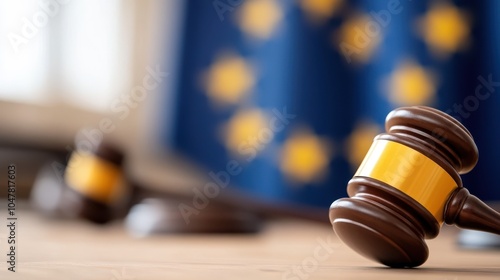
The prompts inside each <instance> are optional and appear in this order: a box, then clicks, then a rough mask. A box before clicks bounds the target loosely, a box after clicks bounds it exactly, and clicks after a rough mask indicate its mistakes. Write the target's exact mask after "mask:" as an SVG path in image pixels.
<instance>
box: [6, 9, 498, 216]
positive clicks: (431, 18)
mask: <svg viewBox="0 0 500 280" xmlns="http://www.w3.org/2000/svg"><path fill="white" fill-rule="evenodd" d="M499 12H500V2H498V1H493V0H491V1H477V2H476V1H472V2H471V1H407V0H399V1H398V0H389V1H361V0H360V1H342V0H246V1H244V0H210V1H201V0H200V1H198V0H189V1H185V0H165V1H160V0H141V1H131V0H123V1H119V0H108V1H97V0H86V1H80V0H60V1H57V0H23V1H14V0H2V1H0V35H1V37H2V40H0V145H1V149H0V161H1V162H0V166H5V169H4V170H6V168H7V167H6V166H7V165H8V164H10V163H15V164H17V169H18V189H17V192H18V195H21V196H24V197H28V196H29V195H30V192H31V189H32V186H33V182H35V180H36V175H37V173H38V172H39V169H40V168H41V166H43V165H44V164H48V165H49V166H51V167H52V169H53V171H54V172H56V173H57V170H58V168H57V167H58V166H64V165H65V164H66V162H67V159H68V154H70V153H71V152H73V151H74V150H77V149H83V150H85V149H88V148H89V147H88V146H89V145H88V144H91V145H95V144H96V143H98V142H100V141H101V140H102V139H107V140H109V141H111V142H113V143H114V145H116V146H117V147H120V148H121V149H123V150H124V151H125V154H126V159H127V160H126V170H127V172H126V174H127V177H129V178H133V180H134V181H135V182H137V184H139V185H140V188H144V189H154V190H155V191H159V192H163V193H167V194H172V193H174V194H183V195H185V196H186V197H188V198H189V197H195V196H196V193H197V192H196V191H193V188H198V189H199V190H201V191H202V192H203V194H205V196H207V197H209V198H210V197H211V196H212V197H213V198H214V199H217V197H218V193H219V191H220V192H221V193H230V194H233V193H234V195H235V197H239V198H238V201H239V202H238V203H240V201H241V204H248V205H258V207H257V208H259V209H269V211H278V210H280V211H285V212H287V213H291V214H294V215H300V213H302V214H303V213H311V215H313V216H315V217H319V218H318V219H322V218H321V217H323V216H324V217H323V218H324V219H325V220H326V219H327V214H326V213H327V212H326V209H327V208H328V207H329V205H330V204H331V202H332V201H334V200H335V199H337V198H340V197H343V196H345V195H346V191H345V188H346V184H347V181H348V180H349V179H350V178H351V177H352V175H353V174H354V172H355V171H356V168H357V167H358V166H359V164H360V162H361V161H362V159H363V157H364V155H365V153H366V151H367V150H368V148H369V147H370V145H371V142H372V139H373V137H374V136H375V135H376V134H378V133H380V132H382V131H383V128H384V125H383V122H384V119H385V116H386V115H387V113H388V112H389V111H390V110H392V109H393V108H396V107H399V106H407V105H428V106H433V107H436V108H439V109H441V110H443V111H445V112H447V113H449V114H451V115H452V116H454V117H456V118H457V119H458V120H459V121H461V122H462V123H464V124H465V126H466V127H467V128H469V129H470V131H471V133H472V135H473V136H474V138H475V140H476V142H477V145H478V148H479V153H480V159H479V163H478V165H477V167H476V168H475V169H474V170H473V171H472V172H470V174H467V175H465V176H464V177H463V179H464V185H465V186H466V187H468V188H469V190H470V191H471V193H473V194H475V195H477V196H478V197H480V198H481V199H484V200H487V201H493V200H500V188H499V187H498V183H497V181H496V175H497V174H498V172H499V171H500V169H499V165H498V162H497V159H498V158H499V157H500V148H499V146H498V139H499V137H500V132H499V131H500V123H499V120H500V118H499V115H498V108H500V107H499V105H500V97H499V96H498V95H499V94H500V93H499V91H500V88H499V86H500V18H499V17H498V14H499ZM75 139H76V141H75ZM2 168H3V167H2ZM59 170H60V169H59ZM5 172H6V171H5ZM2 184H3V183H2ZM0 194H2V195H5V194H6V188H2V190H1V191H0ZM188 201H190V200H189V199H188ZM266 211H267V210H266ZM322 215H323V216H322Z"/></svg>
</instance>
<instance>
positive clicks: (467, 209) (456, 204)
mask: <svg viewBox="0 0 500 280" xmlns="http://www.w3.org/2000/svg"><path fill="white" fill-rule="evenodd" d="M444 221H445V223H447V224H449V225H453V224H454V225H456V226H458V227H460V228H464V229H474V230H480V231H487V232H491V233H494V234H499V235H500V213H498V212H496V211H495V210H493V209H491V208H490V207H489V206H488V205H486V203H484V202H483V201H481V200H480V199H479V198H477V197H476V196H474V195H471V194H470V193H469V191H468V190H467V189H466V188H458V189H456V190H455V191H454V192H453V193H452V194H451V195H450V197H449V199H448V203H447V205H446V207H445V211H444Z"/></svg>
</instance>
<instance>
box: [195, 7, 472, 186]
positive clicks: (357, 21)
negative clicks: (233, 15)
mask: <svg viewBox="0 0 500 280" xmlns="http://www.w3.org/2000/svg"><path fill="white" fill-rule="evenodd" d="M296 1H297V3H298V5H299V6H300V7H301V9H302V10H303V12H304V14H305V15H306V17H307V18H308V20H309V21H310V22H312V23H313V24H320V23H323V22H325V21H327V20H329V19H331V18H332V17H334V16H335V15H337V14H339V12H340V11H341V9H342V8H343V6H345V3H344V2H345V1H343V0H296ZM284 17H285V15H284V11H283V7H282V6H281V4H280V2H279V1H277V0H247V1H244V2H243V3H242V5H241V7H240V9H239V11H238V13H237V19H236V22H237V24H238V26H239V27H240V28H241V30H242V31H243V32H244V33H245V34H246V35H247V36H248V37H249V38H253V39H257V40H261V41H263V40H267V39H269V38H270V37H271V36H273V35H274V34H275V33H276V32H277V30H278V29H279V26H280V23H281V22H282V21H283V19H284ZM371 20H372V18H371V16H369V15H368V14H366V13H354V14H352V15H351V16H349V17H347V18H346V19H345V20H344V21H343V23H342V24H341V26H340V27H339V28H338V30H337V31H336V32H335V33H334V40H333V41H334V44H335V45H336V46H337V48H338V49H339V51H340V52H345V51H347V52H349V53H350V54H351V56H350V58H352V60H353V61H354V62H356V63H366V62H368V61H369V60H370V58H371V57H373V55H374V53H375V51H376V49H377V47H378V46H379V45H380V43H381V41H382V39H383V38H382V37H383V34H382V32H379V33H377V34H375V35H374V36H368V37H367V36H365V38H364V40H360V35H359V34H360V32H361V33H363V32H364V31H363V30H365V29H366V27H367V25H368V23H369V22H370V21H371ZM417 23H418V34H419V35H420V36H421V37H422V39H423V40H424V41H425V43H426V44H427V46H428V47H429V49H430V50H431V51H432V53H433V54H434V55H436V57H438V58H446V57H448V56H449V55H451V54H453V53H455V52H457V51H459V50H462V49H464V48H465V47H466V46H467V44H468V40H469V39H468V38H469V36H470V27H469V20H468V17H467V15H466V13H465V12H463V11H462V10H460V9H458V8H456V7H455V6H453V5H452V4H450V3H448V2H438V3H436V4H433V5H432V6H431V7H430V8H429V10H428V11H427V12H426V14H425V15H423V16H422V17H421V18H420V19H419V20H418V21H417ZM349 62H350V61H349ZM256 73H257V71H256V69H254V68H253V67H252V66H251V64H250V63H249V62H248V61H247V60H246V59H245V58H243V57H241V56H239V55H234V54H231V55H223V56H220V57H219V58H217V59H216V60H215V61H214V63H213V64H212V65H211V66H210V67H209V68H208V69H207V70H206V72H205V75H204V78H205V79H204V87H205V91H206V94H207V95H208V97H209V98H210V100H211V101H212V102H214V103H216V104H217V105H219V106H239V107H238V108H239V109H237V110H236V112H235V113H234V114H233V115H232V116H231V117H230V119H229V120H228V121H227V122H226V123H225V124H223V125H222V129H221V132H222V133H221V138H222V139H223V143H224V145H225V146H226V148H227V149H228V150H229V151H231V152H232V153H233V154H236V155H237V154H238V153H239V149H240V148H241V145H242V144H243V143H246V142H248V141H249V139H251V138H253V137H255V136H256V135H258V134H259V133H260V132H262V131H263V130H264V129H266V128H267V127H268V126H269V116H268V115H267V114H266V113H265V112H264V111H263V110H261V109H258V108H253V106H248V104H245V102H247V101H248V97H249V96H250V95H251V93H252V92H253V90H254V86H255V84H256V80H257V78H256ZM385 85H386V87H385V88H384V91H385V92H387V96H386V97H387V99H388V100H389V101H390V102H391V103H392V104H394V105H397V106H401V105H419V104H429V103H432V101H433V100H434V99H435V95H436V92H437V78H436V76H435V75H434V74H433V73H432V71H431V70H429V69H426V68H425V67H423V66H421V65H419V64H418V63H417V62H415V61H412V60H406V61H402V62H401V63H399V64H397V65H396V67H395V68H394V70H393V71H392V72H391V73H390V74H389V75H388V77H387V79H386V83H385ZM292 131H294V132H292V134H290V135H289V136H288V137H287V139H286V140H285V142H284V143H283V146H282V148H281V150H280V157H279V160H280V162H279V167H280V169H281V171H282V172H283V174H284V175H285V176H286V178H288V179H289V180H290V181H293V182H296V183H300V184H308V183H312V182H318V181H320V180H321V179H322V178H324V177H326V176H327V175H328V166H329V164H330V161H331V159H332V157H333V156H334V150H333V144H332V141H330V140H329V139H326V138H324V137H321V136H319V135H317V134H315V133H314V132H313V131H312V130H311V129H310V128H307V127H306V128H305V129H299V130H293V129H292ZM380 132H381V128H380V127H378V126H377V125H376V124H373V123H370V122H360V123H359V124H358V125H357V126H356V127H355V128H354V130H353V132H352V133H351V135H350V136H349V137H348V138H347V139H346V142H345V145H344V150H345V153H346V157H347V159H348V161H349V162H350V164H351V165H352V166H353V167H357V166H359V164H360V163H361V161H362V160H363V158H364V156H365V154H366V152H367V151H368V149H369V147H370V146H371V144H372V141H373V138H374V137H375V136H376V135H377V134H378V133H380ZM260 148H263V147H260ZM260 150H262V149H259V151H260Z"/></svg>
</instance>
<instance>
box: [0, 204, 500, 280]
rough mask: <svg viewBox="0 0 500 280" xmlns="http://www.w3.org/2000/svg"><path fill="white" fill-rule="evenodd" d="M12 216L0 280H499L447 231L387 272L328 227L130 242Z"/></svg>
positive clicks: (489, 258) (2, 243)
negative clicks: (410, 262) (418, 261)
mask: <svg viewBox="0 0 500 280" xmlns="http://www.w3.org/2000/svg"><path fill="white" fill-rule="evenodd" d="M1 211H2V212H1V213H0V217H1V218H2V220H3V221H5V220H6V217H5V214H4V212H6V211H4V209H1ZM18 216H19V221H18V233H17V235H18V236H17V238H18V252H17V255H18V264H17V272H16V273H11V272H8V271H7V266H6V262H5V261H4V260H5V259H6V248H7V242H6V239H5V236H6V228H5V226H2V227H1V228H0V237H1V238H0V253H1V256H2V257H0V259H1V260H2V261H1V262H0V279H6V280H7V279H104V280H132V279H137V280H139V279H161V280H163V279H234V280H235V279H238V280H240V279H299V280H304V279H356V280H358V279H398V280H399V279H419V280H420V279H440V280H445V279H447V280H459V279H460V280H462V279H500V251H466V250H459V249H457V247H455V245H454V241H455V236H456V233H457V231H456V230H455V229H454V228H444V229H443V230H442V232H441V234H440V236H438V238H436V239H435V240H430V241H429V242H428V244H429V247H430V251H431V255H430V258H429V260H428V261H427V262H426V263H425V264H424V265H423V266H422V267H420V268H418V269H388V268H385V267H382V266H380V265H378V264H377V263H374V262H372V261H369V260H365V259H364V258H362V257H360V256H358V255H357V254H355V253H354V252H352V251H351V250H350V249H348V248H346V247H345V246H344V245H343V244H341V243H340V242H339V240H338V239H337V238H336V237H335V236H334V234H333V231H332V230H331V228H330V227H328V226H325V225H320V224H315V223H307V222H303V221H274V222H270V223H269V224H268V225H267V226H266V227H265V229H264V231H263V232H261V233H259V234H255V235H163V236H155V237H150V238H144V239H136V238H133V237H131V236H130V235H129V234H128V233H127V232H126V231H125V230H124V228H123V226H122V224H121V223H115V224H113V225H111V226H107V227H96V226H93V225H90V224H87V223H84V222H79V221H55V220H47V219H43V218H40V217H39V216H38V215H36V214H35V213H32V212H30V211H20V212H19V213H18ZM2 224H3V223H2Z"/></svg>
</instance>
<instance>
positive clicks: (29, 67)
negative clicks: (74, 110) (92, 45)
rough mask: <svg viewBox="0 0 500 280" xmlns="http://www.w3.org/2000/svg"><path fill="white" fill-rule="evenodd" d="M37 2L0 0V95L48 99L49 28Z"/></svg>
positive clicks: (22, 99)
mask: <svg viewBox="0 0 500 280" xmlns="http://www.w3.org/2000/svg"><path fill="white" fill-rule="evenodd" d="M38 2H39V1H35V0H25V1H16V0H4V1H0V36H1V40H0V99H3V100H9V101H17V102H28V103H44V102H47V101H48V96H47V94H46V92H47V91H46V87H47V85H48V84H47V82H48V68H49V36H48V35H49V30H48V27H47V25H48V22H46V21H45V22H44V19H45V18H44V17H43V15H42V16H40V15H39V13H40V7H39V5H38Z"/></svg>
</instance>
